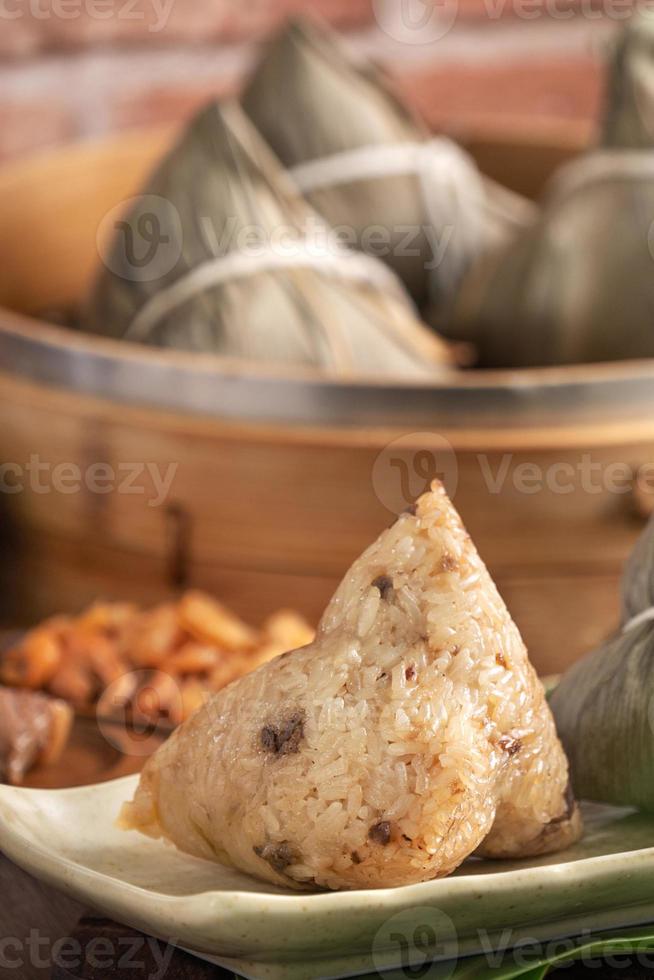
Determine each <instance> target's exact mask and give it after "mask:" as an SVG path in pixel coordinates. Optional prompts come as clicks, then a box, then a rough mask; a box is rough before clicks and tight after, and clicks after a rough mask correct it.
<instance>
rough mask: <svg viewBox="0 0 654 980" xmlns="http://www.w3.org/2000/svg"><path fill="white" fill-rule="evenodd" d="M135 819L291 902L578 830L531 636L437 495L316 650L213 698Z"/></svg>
mask: <svg viewBox="0 0 654 980" xmlns="http://www.w3.org/2000/svg"><path fill="white" fill-rule="evenodd" d="M123 823H124V825H125V826H126V827H128V828H130V829H138V830H140V831H142V832H144V833H146V834H150V835H152V836H155V837H164V838H167V839H169V840H171V841H173V842H174V843H175V844H176V845H177V846H178V847H179V848H181V849H182V850H184V851H187V852H189V853H190V854H194V855H197V856H200V857H203V858H208V859H210V860H216V861H219V862H224V863H227V864H231V865H233V866H235V867H237V868H239V869H240V870H242V871H245V872H248V873H250V874H252V875H254V876H256V877H258V878H262V879H264V880H266V881H270V882H272V883H274V884H278V885H286V886H289V887H294V888H301V887H305V886H315V885H319V886H325V887H328V888H357V887H368V888H377V887H379V888H381V887H386V886H393V885H407V884H411V883H412V882H418V881H423V880H426V879H430V878H436V877H439V876H442V875H447V874H449V873H450V872H451V871H453V870H454V869H455V868H456V867H457V866H458V865H459V864H460V863H461V862H462V861H463V860H464V859H465V858H466V857H467V856H468V855H469V854H472V853H473V852H476V853H478V854H480V855H484V856H488V857H511V858H516V857H524V856H529V855H536V854H545V853H548V852H551V851H555V850H559V849H562V848H564V847H566V846H567V845H568V844H570V843H571V842H572V841H574V840H576V838H577V837H578V836H579V834H580V832H581V822H580V817H579V813H578V810H577V808H576V805H575V803H574V800H573V799H572V797H571V796H570V793H569V786H568V765H567V761H566V758H565V755H564V753H563V750H562V748H561V745H560V743H559V741H558V738H557V736H556V732H555V729H554V722H553V720H552V716H551V714H550V711H549V708H548V707H547V704H546V702H545V695H544V690H543V687H542V686H541V684H540V682H539V680H538V678H537V677H536V674H535V672H534V670H533V668H532V667H531V665H530V663H529V660H528V658H527V652H526V650H525V647H524V644H523V642H522V640H521V638H520V634H519V633H518V630H517V628H516V626H515V625H514V624H513V622H512V621H511V618H510V616H509V614H508V612H507V610H506V607H505V606H504V603H503V602H502V600H501V598H500V596H499V594H498V592H497V589H496V588H495V586H494V584H493V582H492V580H491V578H490V576H489V574H488V572H487V570H486V568H485V567H484V565H483V563H482V561H481V559H480V558H479V555H478V554H477V552H476V550H475V548H474V546H473V545H472V543H471V541H470V537H469V536H468V534H467V533H466V531H465V529H464V527H463V525H462V523H461V520H460V519H459V516H458V514H457V513H456V511H455V510H454V507H453V506H452V504H451V503H450V501H449V499H448V497H447V495H446V493H445V491H444V489H443V488H442V486H441V485H440V484H439V483H438V482H437V481H436V482H434V484H433V486H432V490H431V491H430V492H428V493H426V494H424V495H423V496H422V497H420V499H419V500H418V502H417V505H416V506H415V508H411V509H410V511H409V512H406V513H404V514H403V515H401V516H400V517H399V518H398V520H397V521H396V522H395V524H394V525H393V526H392V527H391V528H389V529H388V530H386V531H384V532H383V533H382V534H381V535H380V537H379V538H378V539H377V541H376V542H375V543H374V544H373V545H371V547H370V548H368V549H367V551H365V552H364V554H363V555H362V556H361V557H360V558H359V559H358V560H357V561H356V562H355V563H354V565H353V566H352V568H351V569H350V570H349V571H348V572H347V574H346V576H345V578H344V579H343V581H342V583H341V585H340V587H339V588H338V590H337V592H336V594H335V595H334V597H333V599H332V600H331V602H330V604H329V605H328V607H327V610H326V612H325V613H324V615H323V618H322V622H321V624H320V626H319V629H318V634H317V636H316V639H315V641H314V642H313V643H312V644H310V645H309V646H305V647H303V648H301V649H299V650H294V651H292V652H290V653H286V654H283V655H282V656H281V657H278V658H276V659H275V660H272V661H270V662H269V663H267V664H265V665H264V666H263V667H260V668H259V669H258V670H256V671H255V672H254V673H252V674H250V675H249V676H247V677H245V678H243V679H241V680H239V681H236V682H235V683H233V684H231V685H230V686H229V687H227V688H225V689H224V690H223V691H221V692H220V693H219V694H217V695H215V696H214V697H213V698H212V699H211V700H210V701H209V702H208V703H207V704H206V705H205V706H204V708H202V709H200V711H199V712H198V713H197V714H195V715H194V716H193V717H192V718H190V719H189V720H188V721H187V722H186V723H185V724H184V725H183V726H182V727H181V728H180V729H178V730H177V732H176V733H175V734H174V735H173V736H172V737H171V738H170V739H169V741H168V742H166V743H165V744H164V745H163V746H162V747H161V749H160V750H159V751H158V752H157V754H156V755H155V756H153V758H152V759H150V760H149V762H148V763H147V765H146V767H145V769H144V771H143V774H142V776H141V781H140V785H139V787H138V789H137V791H136V795H135V797H134V800H133V802H131V803H128V804H126V806H125V808H124V811H123Z"/></svg>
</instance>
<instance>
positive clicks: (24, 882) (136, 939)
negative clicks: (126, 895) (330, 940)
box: [0, 854, 234, 980]
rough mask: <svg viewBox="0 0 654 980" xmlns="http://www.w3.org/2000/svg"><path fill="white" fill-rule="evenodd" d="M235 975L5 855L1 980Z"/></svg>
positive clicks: (1, 865)
mask: <svg viewBox="0 0 654 980" xmlns="http://www.w3.org/2000/svg"><path fill="white" fill-rule="evenodd" d="M233 976H234V974H232V973H231V972H228V971H226V970H221V969H220V968H219V967H215V966H211V965H210V964H208V963H204V962H202V961H201V960H198V959H195V957H191V956H188V955H187V954H186V953H182V952H181V951H180V950H176V949H173V948H172V947H167V946H166V945H165V944H163V943H160V942H158V941H156V940H153V939H151V938H150V937H146V936H143V935H142V934H141V933H139V932H136V931H135V930H133V929H130V928H129V927H127V926H123V925H119V924H117V923H115V922H111V921H109V920H108V919H103V918H99V917H94V916H93V913H92V912H91V911H90V910H89V909H85V908H84V907H83V906H82V905H79V904H78V903H77V902H75V901H73V900H72V899H69V898H67V897H66V896H65V895H62V893H61V892H58V891H57V890H56V889H54V888H51V887H50V886H48V885H44V884H42V883H41V882H38V881H36V879H35V878H32V877H31V875H28V874H26V873H25V872H24V871H21V870H20V868H17V867H16V865H15V864H13V863H12V862H11V861H9V860H8V858H6V857H4V855H1V854H0V978H2V980H100V978H102V980H146V978H147V980H228V978H229V980H231V978H232V977H233Z"/></svg>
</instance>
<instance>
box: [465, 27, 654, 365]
mask: <svg viewBox="0 0 654 980" xmlns="http://www.w3.org/2000/svg"><path fill="white" fill-rule="evenodd" d="M653 221H654V15H653V14H652V13H651V12H647V11H643V12H642V13H640V14H634V15H633V19H632V21H631V22H630V23H629V25H628V26H627V28H626V30H625V31H624V33H623V35H622V36H621V38H620V40H619V42H618V44H617V47H616V50H615V53H614V59H613V66H612V70H611V72H610V79H609V92H608V104H607V110H606V113H605V118H604V122H603V127H602V138H601V145H600V146H599V147H598V148H596V149H593V150H592V151H589V152H588V153H586V154H584V156H582V157H580V158H579V159H578V160H575V161H573V162H572V163H570V164H568V165H567V166H565V167H563V168H562V169H561V170H560V171H559V172H558V173H557V174H556V175H555V176H554V178H553V180H552V181H551V183H550V185H549V187H548V190H547V193H546V197H545V201H544V204H543V210H542V214H541V217H540V218H539V219H538V220H537V221H536V222H535V223H534V224H533V226H532V227H531V228H529V229H528V230H527V231H524V232H522V234H521V235H520V236H518V237H517V239H516V240H515V241H513V242H512V243H510V244H509V245H508V246H506V247H505V248H504V249H502V250H500V252H499V253H498V254H496V255H494V256H492V257H489V258H488V259H487V260H484V261H482V262H480V263H479V264H478V265H477V266H476V267H475V268H474V269H473V270H472V271H471V273H470V274H469V276H468V277H467V278H466V279H465V280H464V281H463V283H462V286H461V291H460V295H459V299H458V303H457V309H456V312H455V315H454V317H453V322H452V323H451V324H448V326H447V334H448V336H450V337H456V338H457V339H459V340H466V341H468V342H472V343H473V344H474V345H475V346H476V348H477V351H478V363H479V365H480V366H485V367H531V366H540V365H555V364H575V363H587V362H598V361H614V360H622V359H629V358H640V357H654V321H653V319H652V310H653V309H654V230H653V229H654V226H653V224H652V222H653Z"/></svg>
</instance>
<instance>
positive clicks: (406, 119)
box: [242, 20, 532, 324]
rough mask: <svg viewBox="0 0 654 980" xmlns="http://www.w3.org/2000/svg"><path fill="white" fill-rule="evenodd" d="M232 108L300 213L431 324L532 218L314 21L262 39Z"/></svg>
mask: <svg viewBox="0 0 654 980" xmlns="http://www.w3.org/2000/svg"><path fill="white" fill-rule="evenodd" d="M242 104H243V106H244V108H245V110H246V112H247V113H248V115H249V116H250V118H251V119H252V120H253V122H254V123H255V125H256V126H257V128H258V129H259V131H260V132H261V133H262V134H263V136H264V137H265V139H266V140H267V142H268V143H269V144H270V146H271V147H272V148H273V150H274V151H275V153H276V154H277V156H278V157H279V159H280V160H281V161H282V163H283V164H284V165H285V166H286V167H288V168H289V172H290V174H291V176H292V177H293V179H294V180H295V181H296V183H297V185H298V187H299V188H300V189H301V190H302V191H303V192H304V193H305V195H306V197H307V199H308V200H309V201H310V203H311V204H312V205H313V206H314V207H315V208H316V209H317V210H318V211H320V213H321V214H322V215H323V216H324V217H325V218H326V219H327V220H328V221H329V223H330V224H331V225H332V226H335V227H337V228H338V229H339V231H340V232H341V233H342V234H343V235H347V236H348V237H349V239H350V243H351V244H353V245H356V246H357V247H359V248H360V249H362V250H363V251H364V252H368V253H369V254H373V255H375V256H377V257H378V258H382V259H383V260H384V261H385V262H386V263H387V264H388V265H390V266H391V267H392V268H393V269H394V270H395V271H396V272H397V273H398V275H399V276H400V277H401V278H402V280H403V281H404V283H405V285H406V286H407V288H408V289H409V291H410V293H411V295H412V296H413V298H414V300H415V301H416V303H417V304H418V306H419V308H420V309H422V310H423V311H425V312H426V315H428V317H429V319H430V321H431V322H432V323H435V324H438V323H440V322H441V321H442V319H443V317H444V315H445V311H446V309H447V307H448V305H449V303H450V301H451V299H452V297H453V295H454V293H455V291H456V288H457V286H458V283H459V281H460V279H461V276H462V275H463V273H464V272H465V270H466V269H467V268H468V265H469V264H470V262H471V261H472V259H473V258H474V257H475V256H477V255H478V254H480V253H483V252H485V251H486V250H487V249H488V248H491V247H494V246H495V245H496V243H497V242H501V241H504V240H505V239H506V238H507V237H510V236H511V235H513V234H514V233H515V230H516V229H517V228H520V227H522V226H523V225H524V224H525V223H527V222H528V221H529V220H530V218H531V216H532V206H531V205H530V204H529V203H528V202H527V201H525V200H524V199H522V198H520V197H519V196H518V195H515V194H513V193H511V192H510V191H508V190H507V189H505V188H503V187H500V186H499V185H497V184H495V183H494V182H492V181H490V180H488V179H486V178H484V177H483V176H482V175H481V174H480V173H479V171H478V170H477V168H476V166H475V164H474V162H473V161H472V159H471V158H470V157H469V156H468V155H467V154H466V153H464V152H463V150H461V149H460V148H459V147H458V146H456V144H454V143H453V142H451V141H450V140H447V139H445V138H443V137H440V138H437V139H430V137H429V133H428V131H427V130H426V128H425V127H424V126H423V125H422V124H421V123H420V122H419V121H418V120H417V119H416V118H415V117H414V116H413V115H412V114H411V113H410V112H409V110H408V109H407V107H406V106H404V105H403V104H402V103H401V102H400V100H399V99H398V98H397V96H396V95H395V94H394V93H393V91H392V89H391V87H390V85H389V82H388V80H387V78H386V77H385V76H384V74H383V73H382V72H381V71H379V70H378V69H376V68H375V67H373V66H372V65H371V64H360V63H358V62H357V61H355V60H354V59H353V58H352V57H351V56H350V54H349V52H348V51H346V50H345V48H344V47H343V45H342V43H341V42H340V41H339V39H338V38H337V37H336V36H335V35H334V34H333V33H332V32H331V31H330V30H329V29H328V28H327V27H324V26H323V25H322V24H320V23H319V22H317V21H313V20H311V21H308V20H296V21H291V22H289V24H288V25H287V26H286V27H285V28H284V29H283V30H282V32H281V33H280V34H279V35H278V36H277V37H276V38H274V39H273V40H272V42H271V43H270V44H269V45H268V47H267V49H266V50H265V52H264V55H263V57H262V60H261V62H260V63H259V65H258V67H257V69H256V70H255V72H254V74H253V76H252V78H251V79H250V81H249V84H248V85H247V86H246V89H245V92H244V94H243V98H242Z"/></svg>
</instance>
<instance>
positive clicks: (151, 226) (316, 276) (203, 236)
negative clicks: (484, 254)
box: [86, 104, 450, 378]
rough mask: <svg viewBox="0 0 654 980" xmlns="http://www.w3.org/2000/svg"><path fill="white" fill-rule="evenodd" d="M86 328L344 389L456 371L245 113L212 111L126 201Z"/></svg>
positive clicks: (404, 300)
mask: <svg viewBox="0 0 654 980" xmlns="http://www.w3.org/2000/svg"><path fill="white" fill-rule="evenodd" d="M361 259H363V260H364V262H362V261H361ZM86 323H87V326H88V328H89V329H90V330H92V331H94V332H96V333H100V334H104V335H106V336H110V337H116V338H123V339H125V340H130V341H134V342H139V343H144V344H151V345H155V346H160V347H173V348H178V349H180V350H184V351H198V352H203V353H210V354H218V355H222V356H225V357H229V358H239V359H245V360H248V361H259V362H265V363H278V364H292V365H298V366H301V367H305V368H317V369H320V370H321V371H323V372H326V373H328V374H330V375H333V376H336V377H342V376H349V375H361V374H364V375H382V376H386V375H388V376H397V377H419V378H427V377H430V376H433V374H434V372H435V371H436V370H438V369H439V368H440V367H441V366H442V365H443V364H446V363H449V361H450V353H449V350H448V347H447V345H446V344H445V343H444V342H442V341H441V340H440V339H439V338H438V337H435V336H433V334H432V333H431V332H430V331H429V330H428V329H427V328H426V327H425V326H424V325H422V324H421V323H420V322H419V320H418V319H417V316H416V314H415V312H414V309H413V306H412V304H411V302H410V300H409V298H408V297H407V295H406V293H405V292H404V290H403V288H402V286H401V284H400V283H399V282H398V281H397V280H396V279H395V278H394V277H393V276H392V275H391V274H390V273H389V271H388V270H387V269H386V268H385V267H384V266H383V264H382V263H379V262H376V261H374V260H371V259H368V258H367V257H365V256H359V255H357V254H356V253H349V252H348V251H347V250H346V249H344V248H343V246H342V244H341V243H339V242H336V241H335V240H334V239H333V236H332V234H331V232H330V230H329V228H328V227H327V226H326V224H325V223H324V221H323V220H322V219H320V218H319V217H318V216H317V215H316V214H314V213H313V212H312V211H311V209H310V208H309V207H308V206H307V205H306V203H305V202H304V201H303V200H302V198H301V196H300V195H299V194H298V192H297V190H296V189H295V188H294V187H293V185H292V184H291V183H290V182H289V181H288V179H287V178H286V177H285V175H284V173H283V171H282V170H281V168H280V167H279V165H278V163H277V161H276V160H275V158H274V156H273V154H272V153H271V152H270V151H269V149H268V148H267V147H266V145H265V143H264V142H263V141H262V140H261V138H260V137H259V135H258V134H257V133H256V131H255V130H254V127H253V126H252V125H251V123H249V122H248V120H247V118H246V117H245V116H244V115H243V113H242V112H241V110H240V109H239V107H238V106H237V105H235V104H232V105H226V106H219V105H217V104H211V105H209V106H207V107H206V108H205V109H203V110H202V111H201V112H200V113H199V115H198V116H197V117H196V118H195V119H194V120H193V121H192V123H191V124H190V126H189V127H188V129H187V130H186V131H185V132H184V133H183V134H182V136H181V138H180V140H179V142H178V143H177V144H176V145H175V146H174V147H173V149H172V150H171V151H170V153H169V154H168V155H167V156H166V158H165V159H164V160H163V161H162V162H161V164H160V165H159V167H158V168H157V169H156V171H155V172H154V174H153V175H152V176H151V178H150V180H149V181H148V182H147V184H146V186H145V187H144V188H143V190H142V191H141V194H140V195H139V196H138V197H136V198H133V199H132V200H131V202H129V207H128V209H127V213H126V214H125V215H124V217H123V219H122V220H121V221H118V222H116V224H115V234H114V238H113V240H112V241H111V242H110V243H109V246H108V249H107V252H106V254H105V261H104V265H103V267H102V269H101V272H100V274H99V276H98V279H97V281H96V283H95V286H94V288H93V291H92V295H91V297H90V300H89V303H88V307H87V316H86Z"/></svg>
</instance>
